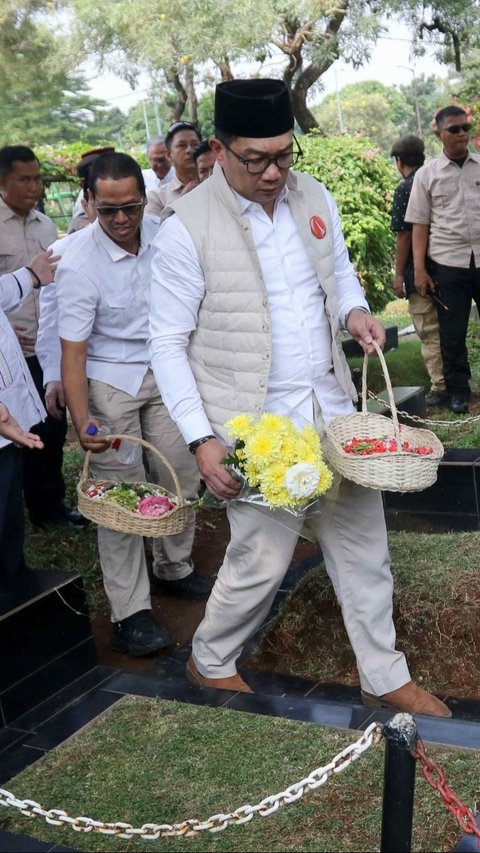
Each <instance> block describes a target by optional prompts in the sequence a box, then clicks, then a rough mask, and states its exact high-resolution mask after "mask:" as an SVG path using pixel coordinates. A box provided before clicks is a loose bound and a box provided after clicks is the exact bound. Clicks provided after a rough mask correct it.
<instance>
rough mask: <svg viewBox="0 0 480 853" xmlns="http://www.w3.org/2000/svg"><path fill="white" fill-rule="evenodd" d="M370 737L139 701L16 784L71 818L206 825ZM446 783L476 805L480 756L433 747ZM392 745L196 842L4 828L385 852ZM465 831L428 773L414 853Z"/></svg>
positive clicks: (105, 841)
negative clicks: (386, 754)
mask: <svg viewBox="0 0 480 853" xmlns="http://www.w3.org/2000/svg"><path fill="white" fill-rule="evenodd" d="M359 736H360V733H359V732H354V731H343V730H338V729H332V728H326V727H323V726H319V725H314V724H308V723H299V722H294V721H291V720H285V719H280V718H272V717H265V716H258V715H255V714H245V713H241V712H237V711H230V710H228V709H216V708H208V707H195V706H191V705H184V704H180V703H175V702H166V701H162V700H158V699H145V698H139V697H136V698H135V697H129V698H126V699H123V700H121V701H120V702H119V703H118V705H117V706H116V707H114V708H113V709H112V710H110V711H109V712H107V713H106V714H105V715H104V716H103V717H102V718H100V719H99V720H97V721H95V723H94V724H93V725H91V726H89V727H88V728H87V729H86V730H84V731H82V732H80V733H78V734H76V735H75V736H74V737H72V738H70V739H69V740H68V741H67V742H65V743H64V744H62V745H61V746H60V747H59V748H57V749H56V750H54V751H52V752H49V753H47V754H46V755H45V756H44V757H43V758H41V759H40V760H39V761H38V762H37V763H36V764H35V765H33V766H31V767H30V768H28V769H27V770H25V771H23V772H22V773H21V774H20V775H19V776H17V777H16V778H14V779H12V780H10V781H9V782H8V783H6V785H5V787H6V788H7V790H9V791H11V792H12V793H13V794H14V795H15V796H17V797H19V798H22V799H24V798H28V799H34V800H37V801H38V802H40V803H42V805H43V806H44V807H46V808H61V809H64V810H65V811H66V812H67V813H68V814H69V815H70V816H72V817H76V816H77V815H86V816H88V817H92V818H95V819H97V820H104V821H118V820H120V821H126V822H128V823H131V824H132V825H133V826H134V827H139V826H142V825H143V824H144V823H150V822H153V823H177V822H181V821H183V820H185V819H186V818H193V817H195V818H198V819H201V820H204V819H206V818H208V817H210V816H211V815H214V814H217V813H219V812H231V811H234V809H236V808H238V807H239V806H242V805H244V804H247V803H250V804H252V805H255V804H257V803H258V802H260V801H261V800H262V799H263V798H264V797H266V796H267V795H270V794H277V793H279V792H281V791H283V790H285V788H286V787H287V786H289V785H291V784H293V783H295V782H298V781H299V780H300V779H302V778H304V777H305V776H306V775H307V774H308V773H310V772H311V771H312V770H314V769H316V768H318V767H321V766H324V765H325V764H327V763H328V762H329V761H330V760H331V759H332V758H333V757H334V756H335V755H336V754H338V752H340V751H341V750H342V749H343V748H344V747H345V746H347V745H348V744H350V743H352V742H354V741H356V740H357V738H358V737H359ZM428 753H429V754H430V755H431V757H432V758H433V760H434V761H436V762H438V763H439V764H440V765H441V766H442V767H443V769H444V771H445V773H446V778H447V782H448V783H449V785H451V787H452V788H453V789H454V791H455V792H456V793H457V794H458V795H459V796H460V797H461V798H462V800H464V801H465V803H466V804H467V805H469V806H470V807H471V806H472V804H473V801H474V799H475V796H476V790H477V779H478V770H479V755H478V753H477V752H473V751H468V750H453V749H439V748H433V747H430V748H428ZM383 760H384V759H383V744H382V743H380V744H378V745H377V746H375V747H372V748H371V749H369V750H368V751H367V752H366V753H365V754H364V755H363V756H362V757H361V758H360V759H358V760H357V761H356V762H355V763H354V764H352V765H351V766H350V767H348V768H347V769H346V770H345V771H344V772H343V773H341V774H334V775H333V776H332V777H331V778H330V779H329V780H328V782H327V783H326V785H325V786H323V787H321V788H319V789H318V790H317V791H315V792H312V793H310V794H308V796H307V797H306V798H304V799H302V800H300V801H298V802H297V803H294V804H291V805H287V806H284V807H282V808H280V810H279V811H278V812H277V813H275V814H273V815H272V816H270V817H265V818H263V817H258V816H257V817H254V818H253V820H252V821H251V822H250V823H248V824H246V825H245V826H243V827H228V828H227V829H226V830H225V831H223V832H220V833H214V834H212V833H209V832H203V833H202V834H201V836H200V837H197V838H163V839H158V840H156V841H149V842H146V841H142V840H122V839H115V838H111V837H106V836H102V835H98V834H94V833H88V834H82V835H81V836H80V837H79V836H78V835H77V834H74V832H73V831H72V830H69V829H67V828H57V827H51V826H48V825H47V824H46V823H45V822H44V820H43V819H41V818H35V819H29V818H26V817H22V816H21V815H20V814H19V812H18V811H17V810H14V809H8V810H2V811H3V817H2V820H1V825H2V827H3V829H5V830H8V831H10V832H15V833H18V834H21V833H26V834H28V835H33V836H34V837H35V838H37V839H40V840H42V841H45V842H48V843H50V844H60V845H65V846H73V847H75V848H78V849H81V850H84V851H97V850H104V851H144V850H151V851H152V853H156V852H157V851H166V853H169V852H170V851H172V853H174V851H281V850H288V851H317V853H319V851H343V853H347V851H364V850H365V851H375V850H378V849H379V841H380V826H381V804H382V786H383ZM461 835H462V832H461V830H460V829H459V828H458V826H457V825H456V823H455V821H454V818H453V817H452V815H451V814H450V812H448V811H447V809H445V808H444V807H443V805H442V804H441V802H440V800H439V799H438V797H437V795H436V794H434V793H433V792H432V791H431V789H430V788H429V787H428V786H427V784H426V782H424V780H423V779H422V778H418V781H417V788H416V804H415V818H414V838H413V848H412V849H413V850H415V851H418V850H451V849H452V848H453V846H454V845H455V844H456V843H457V841H458V839H459V838H460V837H461Z"/></svg>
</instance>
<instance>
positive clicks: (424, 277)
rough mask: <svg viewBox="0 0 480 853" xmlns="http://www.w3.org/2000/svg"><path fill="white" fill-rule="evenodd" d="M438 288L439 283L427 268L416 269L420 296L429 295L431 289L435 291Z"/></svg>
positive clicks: (416, 284) (417, 288) (416, 288)
mask: <svg viewBox="0 0 480 853" xmlns="http://www.w3.org/2000/svg"><path fill="white" fill-rule="evenodd" d="M436 289H437V285H436V284H435V282H434V281H433V279H432V278H430V276H429V274H428V272H427V271H426V269H425V268H423V269H421V270H417V269H416V270H415V290H416V291H417V293H419V294H420V296H427V295H428V292H429V291H431V292H432V293H435V291H436Z"/></svg>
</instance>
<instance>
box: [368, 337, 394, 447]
mask: <svg viewBox="0 0 480 853" xmlns="http://www.w3.org/2000/svg"><path fill="white" fill-rule="evenodd" d="M372 344H373V346H374V347H375V349H376V351H377V355H378V357H379V359H380V364H381V366H382V370H383V377H384V379H385V385H386V386H387V392H388V402H389V405H390V409H391V412H392V421H393V428H394V432H395V436H396V438H397V439H398V438H399V436H400V425H399V423H398V415H397V407H396V405H395V400H394V398H393V388H392V383H391V381H390V376H389V375H388V367H387V362H386V361H385V357H384V355H383V352H382V350H381V348H380V347H379V345H378V344H377V342H376V341H374V340H372ZM367 364H368V353H365V355H364V356H363V370H362V414H364V415H365V414H367V412H368V409H367Z"/></svg>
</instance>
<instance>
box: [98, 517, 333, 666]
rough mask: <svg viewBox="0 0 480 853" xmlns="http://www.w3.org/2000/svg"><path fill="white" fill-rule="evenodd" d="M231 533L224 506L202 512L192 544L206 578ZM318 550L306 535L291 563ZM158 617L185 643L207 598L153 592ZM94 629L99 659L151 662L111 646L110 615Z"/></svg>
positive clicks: (217, 563)
mask: <svg viewBox="0 0 480 853" xmlns="http://www.w3.org/2000/svg"><path fill="white" fill-rule="evenodd" d="M229 537H230V529H229V524H228V521H227V517H226V514H225V512H224V511H223V510H208V513H207V512H204V513H202V512H200V513H199V515H198V520H197V530H196V535H195V541H194V546H193V552H192V557H193V562H194V565H195V569H196V571H198V573H199V574H200V575H203V576H204V577H207V578H213V577H214V576H215V575H216V573H217V571H218V569H219V568H220V566H221V564H222V560H223V555H224V553H225V549H226V547H227V544H228V540H229ZM317 552H318V546H317V545H316V544H314V543H312V542H309V541H307V540H306V539H301V540H299V542H298V545H297V548H296V550H295V554H294V559H293V562H292V565H296V564H298V563H299V562H301V561H302V560H304V559H305V558H306V557H309V556H311V555H313V554H315V553H317ZM152 604H153V611H154V613H155V617H156V618H157V620H158V621H159V623H160V624H161V625H163V626H164V627H165V628H166V629H167V630H168V632H169V634H170V635H171V637H172V639H173V641H174V643H175V645H183V643H186V642H188V641H189V640H191V638H192V637H193V634H194V633H195V630H196V628H197V626H198V625H199V624H200V622H201V620H202V618H203V614H204V611H205V602H204V601H185V600H184V599H181V598H173V597H169V596H153V597H152ZM92 632H93V636H94V639H95V643H96V648H97V655H98V662H99V664H102V665H104V666H112V667H115V668H118V669H122V670H124V671H125V672H142V671H143V670H146V669H149V668H150V667H151V666H152V660H153V658H152V656H149V657H144V658H132V657H130V656H129V655H123V654H119V653H118V652H114V651H112V649H111V648H110V646H109V639H110V634H111V626H110V620H109V617H108V615H101V616H98V617H97V618H95V619H94V620H93V622H92ZM170 653H171V648H170V649H166V650H165V651H161V652H159V653H158V654H157V655H156V657H161V656H165V655H168V654H170Z"/></svg>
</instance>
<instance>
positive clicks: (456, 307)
mask: <svg viewBox="0 0 480 853" xmlns="http://www.w3.org/2000/svg"><path fill="white" fill-rule="evenodd" d="M435 123H436V127H437V129H436V131H435V133H436V135H437V137H438V138H439V139H440V141H441V142H442V145H443V151H442V153H441V154H440V155H439V156H438V157H435V158H434V159H433V160H431V161H430V162H429V163H426V164H425V166H422V168H420V169H419V170H418V172H417V173H416V175H415V180H414V182H413V187H412V192H411V195H410V201H409V203H408V207H407V211H406V214H405V220H406V221H407V222H412V223H413V235H412V247H413V260H414V268H415V287H416V289H417V291H418V293H420V294H421V295H422V296H424V295H425V294H427V293H428V292H433V293H436V294H437V296H438V297H439V298H440V300H441V302H442V303H443V306H445V307H442V305H440V304H439V303H437V312H438V322H439V327H440V345H441V349H442V358H443V368H444V377H445V386H446V389H447V392H448V394H449V395H450V408H451V410H452V412H455V413H456V414H465V413H466V412H468V401H469V399H470V385H469V379H470V375H471V373H470V365H469V363H468V353H467V346H466V333H467V327H468V320H469V316H470V309H471V306H472V299H473V300H475V303H476V305H477V307H478V308H479V309H480V156H478V154H471V153H470V152H469V150H468V143H469V138H470V137H469V134H470V129H471V125H470V122H469V120H468V116H467V114H466V113H465V111H464V110H462V109H461V108H460V107H455V106H450V107H445V108H444V109H442V110H440V111H439V112H438V113H437V115H436V117H435ZM427 255H428V258H429V260H430V264H431V266H429V272H427V266H426V256H427Z"/></svg>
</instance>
